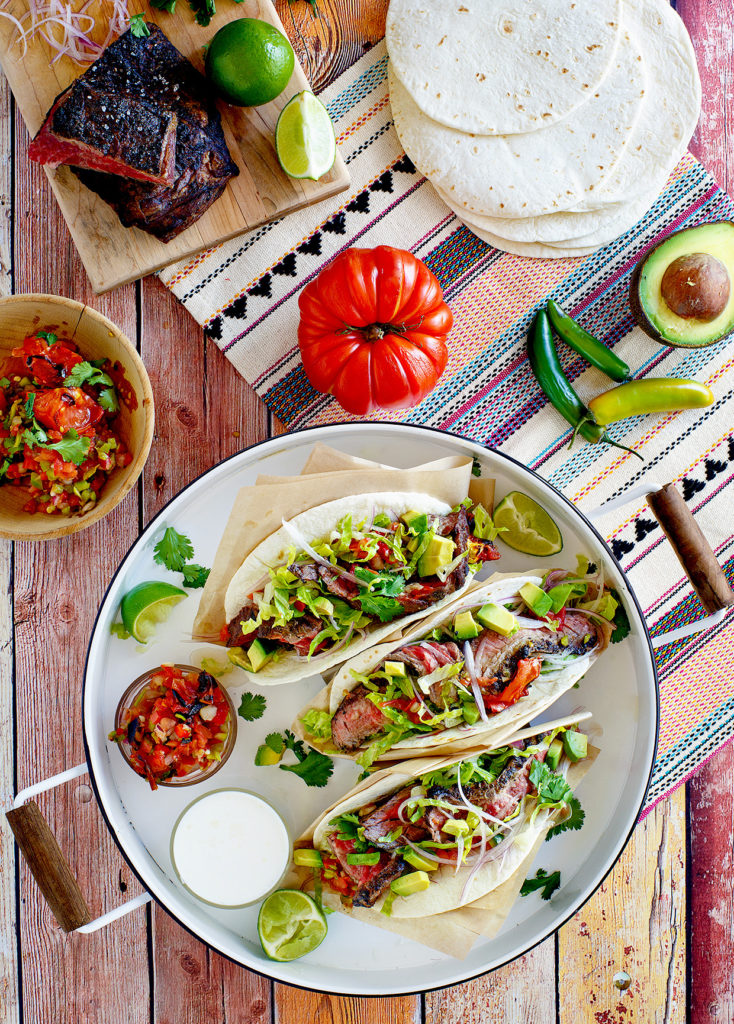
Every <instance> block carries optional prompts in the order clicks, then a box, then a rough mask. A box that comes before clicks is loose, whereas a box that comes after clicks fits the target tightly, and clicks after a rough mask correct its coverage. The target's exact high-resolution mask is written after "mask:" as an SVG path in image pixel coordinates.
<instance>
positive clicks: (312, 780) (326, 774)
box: [280, 750, 334, 788]
mask: <svg viewBox="0 0 734 1024" xmlns="http://www.w3.org/2000/svg"><path fill="white" fill-rule="evenodd" d="M280 767H281V768H282V769H283V771H284V772H293V774H294V775H298V776H299V778H301V779H303V781H304V782H305V783H306V785H307V786H318V787H319V788H320V787H321V786H325V785H326V783H327V782H328V781H329V779H330V778H331V774H332V772H333V771H334V762H333V761H332V760H331V758H330V757H327V756H326V754H320V753H319V752H318V750H312V751H311V752H310V753H308V754H307V755H306V757H305V758H304V759H303V760H302V761H299V762H298V764H282V765H281V766H280Z"/></svg>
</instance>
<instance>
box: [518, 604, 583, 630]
mask: <svg viewBox="0 0 734 1024" xmlns="http://www.w3.org/2000/svg"><path fill="white" fill-rule="evenodd" d="M574 610H575V609H574ZM515 618H516V619H517V622H518V625H519V626H520V628H521V629H548V628H549V627H548V623H547V622H545V621H544V620H543V619H531V618H529V616H527V615H516V616H515Z"/></svg>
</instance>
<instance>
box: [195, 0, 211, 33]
mask: <svg viewBox="0 0 734 1024" xmlns="http://www.w3.org/2000/svg"><path fill="white" fill-rule="evenodd" d="M189 7H190V8H191V10H192V11H193V12H194V18H195V19H196V23H197V24H198V25H203V26H204V28H206V26H207V25H208V24H209V22H210V21H211V20H212V18H213V17H214V15H215V14H216V13H217V8H216V6H215V4H214V0H189Z"/></svg>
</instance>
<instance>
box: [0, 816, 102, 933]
mask: <svg viewBox="0 0 734 1024" xmlns="http://www.w3.org/2000/svg"><path fill="white" fill-rule="evenodd" d="M5 817H6V818H7V819H8V824H9V825H10V827H11V829H12V830H13V835H14V836H15V841H16V842H17V844H18V847H19V849H20V852H21V853H22V854H23V856H24V857H25V859H26V862H27V864H28V867H29V868H30V869H31V874H32V875H33V877H34V878H35V880H36V882H37V883H38V888H39V889H40V890H41V892H42V893H43V895H44V897H45V899H46V902H47V903H48V905H49V907H50V908H51V910H52V912H53V915H54V917H55V918H56V920H57V921H58V922H59V924H60V925H61V927H62V929H63V930H64V931H65V932H73V931H75V930H76V929H77V928H80V927H81V926H82V925H83V924H88V923H89V922H90V921H91V920H92V915H91V913H90V911H89V907H88V906H87V901H86V900H85V899H84V896H83V895H82V891H81V889H80V888H79V883H78V882H77V880H76V878H75V877H74V875H73V873H72V870H71V868H70V867H69V865H68V863H67V861H66V858H65V857H64V855H63V853H62V852H61V848H60V847H59V844H58V843H57V842H56V839H55V837H54V835H53V832H52V831H51V829H50V828H49V827H48V824H47V823H46V819H45V818H44V816H43V815H42V814H41V811H40V810H39V808H38V804H37V803H36V802H35V800H29V801H28V803H26V804H23V805H22V806H21V807H17V808H15V810H12V811H8V812H7V814H6V815H5Z"/></svg>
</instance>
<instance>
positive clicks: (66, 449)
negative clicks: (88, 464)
mask: <svg viewBox="0 0 734 1024" xmlns="http://www.w3.org/2000/svg"><path fill="white" fill-rule="evenodd" d="M91 443H92V442H91V441H90V439H89V438H88V437H79V435H78V434H77V432H76V430H70V431H69V432H68V433H67V434H64V436H63V437H62V438H61V440H60V441H57V442H56V444H49V445H47V446H46V447H47V448H53V450H54V451H56V452H58V453H59V455H60V456H61V458H62V459H63V460H64V462H73V463H74V465H75V466H81V464H82V462H84V460H85V459H86V457H87V453H88V451H89V448H90V445H91Z"/></svg>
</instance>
